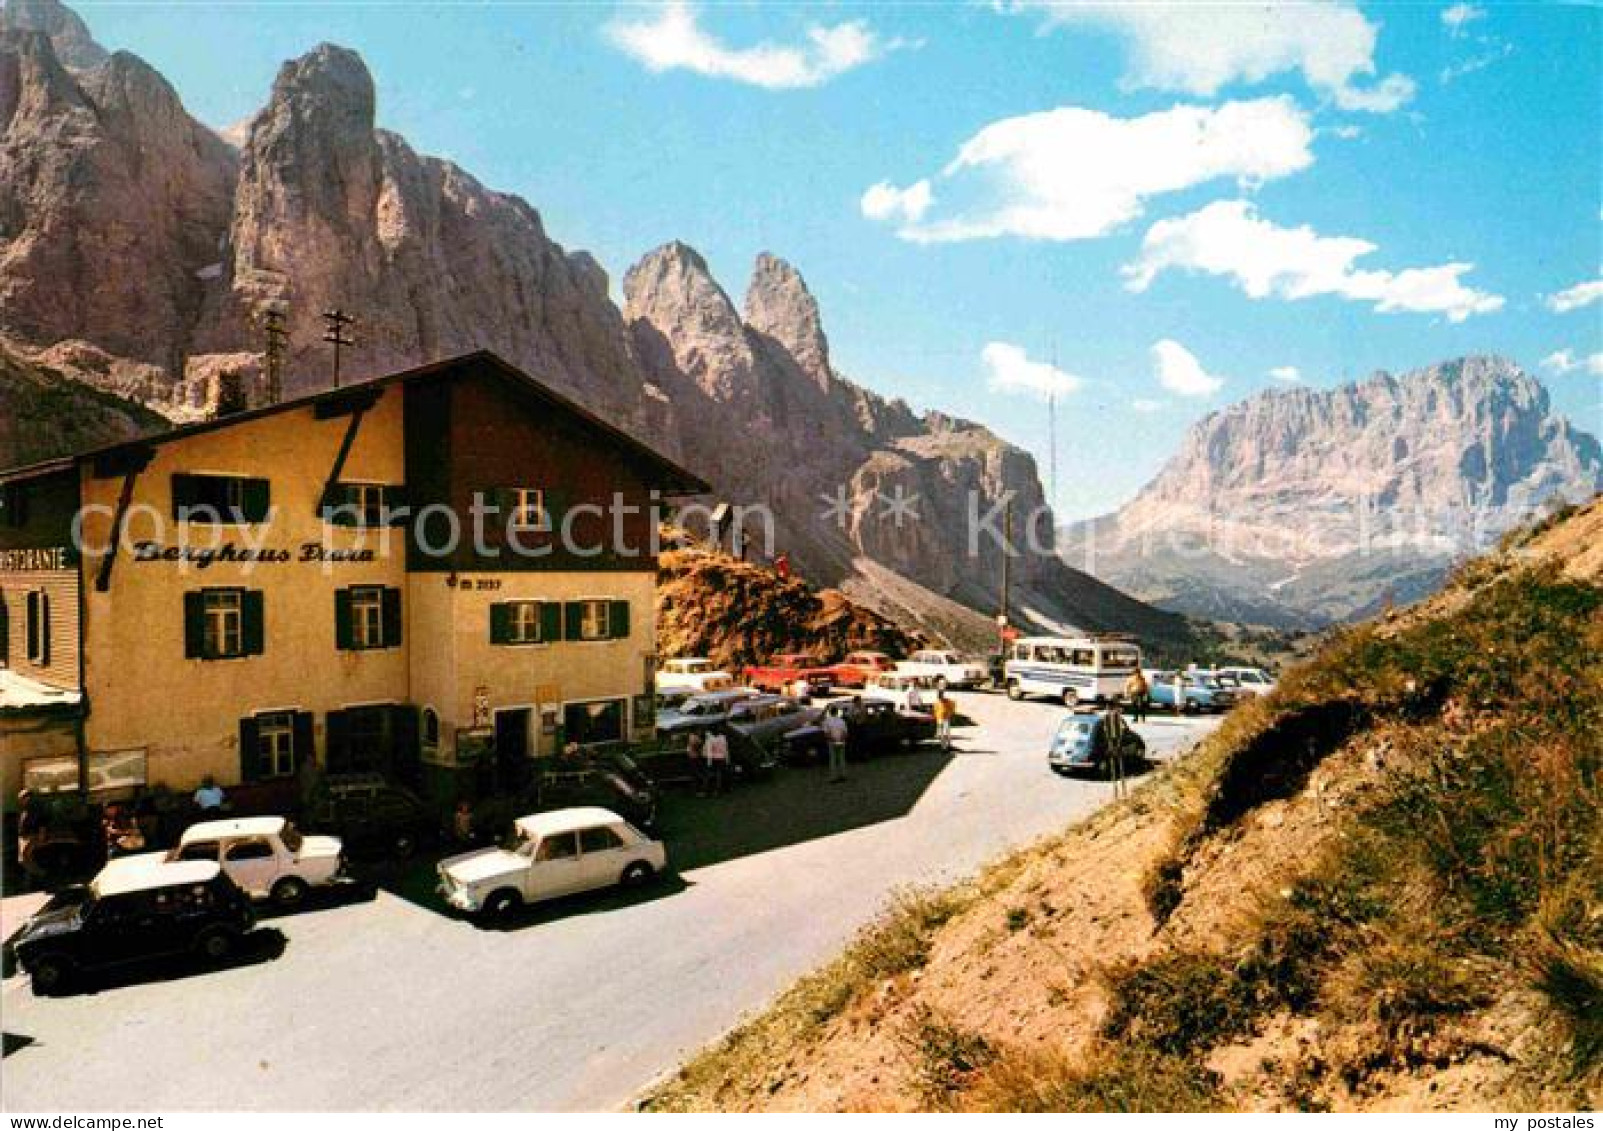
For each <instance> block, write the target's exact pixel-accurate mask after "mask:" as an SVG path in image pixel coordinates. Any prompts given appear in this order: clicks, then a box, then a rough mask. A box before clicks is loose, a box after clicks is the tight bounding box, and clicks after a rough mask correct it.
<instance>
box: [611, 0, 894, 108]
mask: <svg viewBox="0 0 1603 1131" xmlns="http://www.w3.org/2000/svg"><path fill="white" fill-rule="evenodd" d="M605 31H606V36H607V38H608V39H610V40H611V41H612V42H613V44H614V45H615V46H616V47H618V49H619V50H621V51H623V52H624V53H625V54H627V55H630V56H632V57H633V58H635V59H637V60H639V61H640V62H641V63H644V64H645V65H646V67H647V69H649V70H652V71H658V72H660V71H671V70H675V69H680V68H682V69H684V70H688V71H694V72H695V73H696V74H698V75H706V76H707V77H708V78H722V79H733V80H734V81H736V82H743V83H748V84H750V85H752V86H760V87H764V88H766V89H768V90H794V89H797V88H800V87H810V86H820V85H822V84H823V83H826V82H828V81H829V80H830V79H832V78H835V77H837V76H838V75H842V74H845V73H846V72H847V71H850V70H852V69H854V68H856V67H860V66H862V65H863V64H865V63H871V62H873V61H874V60H875V59H878V58H879V57H881V56H882V55H884V54H885V53H886V52H887V51H891V50H894V49H896V48H897V47H900V46H905V45H904V44H902V43H900V42H891V43H887V42H885V41H883V40H881V39H880V38H879V36H877V35H876V34H875V33H874V31H873V30H872V29H871V28H869V26H868V25H867V24H866V23H864V22H862V21H861V20H850V21H847V22H846V23H840V24H834V25H833V26H825V25H821V24H816V25H814V26H812V27H809V28H808V29H807V30H806V42H805V43H802V44H796V45H786V44H776V43H766V42H765V43H759V44H756V45H755V46H752V47H730V46H728V45H727V44H725V43H722V42H720V41H719V40H718V38H717V37H715V36H713V35H711V34H709V33H708V32H707V31H706V30H704V29H703V28H702V26H701V23H700V21H699V19H698V18H697V15H696V11H695V9H694V8H692V7H691V6H690V4H689V3H688V2H687V0H666V2H665V3H663V4H662V5H660V6H659V7H658V8H657V10H656V11H655V12H654V13H652V14H651V15H649V16H646V17H643V18H640V19H634V20H628V19H624V18H622V17H620V18H618V19H615V20H613V21H612V22H611V23H609V24H608V25H607V27H606V29H605Z"/></svg>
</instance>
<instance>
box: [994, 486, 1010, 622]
mask: <svg viewBox="0 0 1603 1131" xmlns="http://www.w3.org/2000/svg"><path fill="white" fill-rule="evenodd" d="M1012 558H1013V500H1012V499H1009V500H1008V501H1007V506H1006V507H1005V508H1004V509H1003V511H1002V608H1001V611H1000V612H998V613H997V614H996V632H997V637H998V641H999V643H998V645H997V652H998V653H999V654H1005V653H1006V652H1007V617H1008V608H1007V603H1008V587H1009V584H1010V583H1011V573H1012V565H1013V563H1012Z"/></svg>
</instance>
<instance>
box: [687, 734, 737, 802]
mask: <svg viewBox="0 0 1603 1131" xmlns="http://www.w3.org/2000/svg"><path fill="white" fill-rule="evenodd" d="M689 753H690V766H691V770H692V771H693V772H694V773H695V776H696V796H697V797H711V796H714V795H716V794H720V793H723V792H724V790H726V789H728V788H729V772H730V770H729V735H727V734H726V733H724V731H722V730H710V731H708V732H707V733H706V734H702V733H701V732H700V731H695V732H692V734H691V735H690V747H689Z"/></svg>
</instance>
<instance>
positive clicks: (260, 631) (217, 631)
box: [184, 589, 267, 660]
mask: <svg viewBox="0 0 1603 1131" xmlns="http://www.w3.org/2000/svg"><path fill="white" fill-rule="evenodd" d="M266 649H267V613H266V599H265V598H264V596H263V594H262V592H261V590H259V589H195V590H191V591H190V592H188V593H185V594H184V655H185V656H186V657H187V658H189V659H192V660H232V659H239V658H241V657H244V656H259V655H261V654H262V653H263V652H264V651H266Z"/></svg>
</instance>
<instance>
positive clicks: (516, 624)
mask: <svg viewBox="0 0 1603 1131" xmlns="http://www.w3.org/2000/svg"><path fill="white" fill-rule="evenodd" d="M507 604H509V605H511V606H512V614H511V617H512V622H511V624H510V626H509V628H510V630H511V638H510V639H509V640H508V641H507V643H509V644H544V643H545V640H544V639H543V638H542V637H541V635H540V617H541V612H542V610H541V604H542V602H540V601H508V602H507ZM525 630H527V631H525Z"/></svg>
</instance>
